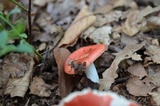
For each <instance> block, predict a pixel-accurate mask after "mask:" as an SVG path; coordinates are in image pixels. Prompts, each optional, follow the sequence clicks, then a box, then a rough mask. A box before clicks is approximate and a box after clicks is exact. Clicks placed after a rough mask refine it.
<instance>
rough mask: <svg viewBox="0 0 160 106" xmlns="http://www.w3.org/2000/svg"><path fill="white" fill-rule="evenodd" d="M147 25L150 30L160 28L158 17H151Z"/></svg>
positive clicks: (159, 18)
mask: <svg viewBox="0 0 160 106" xmlns="http://www.w3.org/2000/svg"><path fill="white" fill-rule="evenodd" d="M147 25H148V26H149V27H150V29H153V28H158V29H159V27H160V17H158V16H151V17H149V18H148V19H147Z"/></svg>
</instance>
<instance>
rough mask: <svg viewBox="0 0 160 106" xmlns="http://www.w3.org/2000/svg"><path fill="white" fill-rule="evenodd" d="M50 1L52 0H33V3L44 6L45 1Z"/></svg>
mask: <svg viewBox="0 0 160 106" xmlns="http://www.w3.org/2000/svg"><path fill="white" fill-rule="evenodd" d="M52 1H54V0H33V4H34V5H37V6H45V5H46V4H47V3H49V2H52Z"/></svg>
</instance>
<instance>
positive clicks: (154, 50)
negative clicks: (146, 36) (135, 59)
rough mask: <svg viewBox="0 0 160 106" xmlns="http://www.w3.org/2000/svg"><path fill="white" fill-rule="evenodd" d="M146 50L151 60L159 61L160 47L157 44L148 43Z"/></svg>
mask: <svg viewBox="0 0 160 106" xmlns="http://www.w3.org/2000/svg"><path fill="white" fill-rule="evenodd" d="M146 50H147V52H148V54H149V55H150V57H151V59H152V60H153V62H155V63H160V48H159V47H158V46H155V45H149V46H147V47H146Z"/></svg>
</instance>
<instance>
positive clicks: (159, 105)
mask: <svg viewBox="0 0 160 106" xmlns="http://www.w3.org/2000/svg"><path fill="white" fill-rule="evenodd" d="M149 95H151V96H152V98H153V99H154V101H155V102H156V106H160V88H158V89H157V91H155V92H150V93H149Z"/></svg>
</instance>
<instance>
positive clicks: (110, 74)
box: [100, 42, 145, 90]
mask: <svg viewBox="0 0 160 106" xmlns="http://www.w3.org/2000/svg"><path fill="white" fill-rule="evenodd" d="M144 44H145V43H144V42H143V43H141V44H136V45H127V46H126V47H125V48H124V49H123V50H122V51H121V52H119V53H117V54H116V58H115V59H114V61H113V62H112V64H111V66H110V67H109V68H108V69H107V70H105V71H104V72H103V79H102V80H101V83H100V89H101V90H103V89H106V90H108V89H110V86H111V84H112V83H113V82H114V80H115V78H117V76H118V75H117V73H116V70H117V69H118V65H119V63H120V62H121V61H122V60H124V59H129V58H132V59H133V60H141V56H140V55H139V54H136V53H135V52H136V51H137V50H139V49H141V48H142V47H143V46H144Z"/></svg>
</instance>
